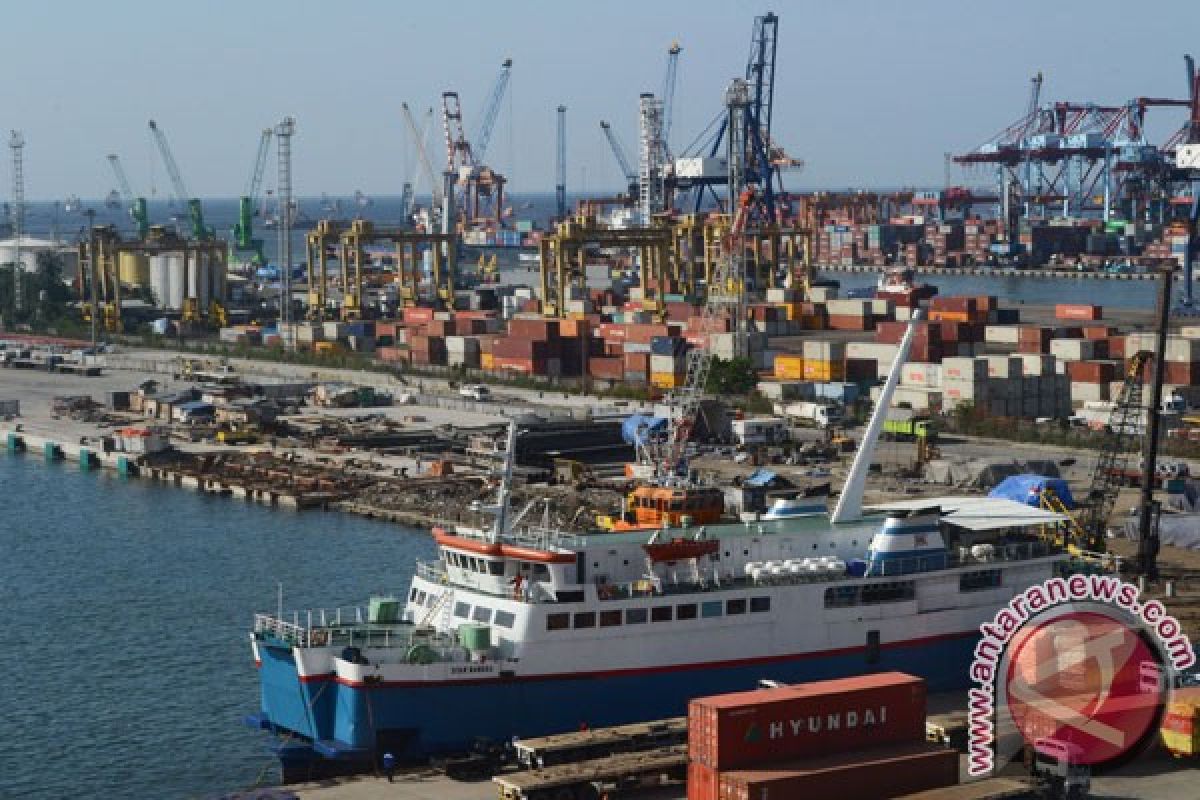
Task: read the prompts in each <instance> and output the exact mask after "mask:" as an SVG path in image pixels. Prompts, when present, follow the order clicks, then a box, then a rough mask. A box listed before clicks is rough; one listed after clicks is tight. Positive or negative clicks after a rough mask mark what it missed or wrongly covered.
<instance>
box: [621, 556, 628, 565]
mask: <svg viewBox="0 0 1200 800" xmlns="http://www.w3.org/2000/svg"><path fill="white" fill-rule="evenodd" d="M622 563H624V565H625V566H627V567H628V566H629V559H628V558H627V559H625V561H624V562H622Z"/></svg>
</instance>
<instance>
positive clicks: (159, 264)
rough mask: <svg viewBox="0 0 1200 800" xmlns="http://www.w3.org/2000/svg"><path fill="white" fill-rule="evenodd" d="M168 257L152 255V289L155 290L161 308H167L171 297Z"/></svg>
mask: <svg viewBox="0 0 1200 800" xmlns="http://www.w3.org/2000/svg"><path fill="white" fill-rule="evenodd" d="M169 275H170V273H169V271H168V264H167V257H166V256H164V255H153V256H150V291H152V292H154V301H155V302H156V303H158V306H159V308H166V307H167V303H169V302H170V297H171V288H170V287H171V279H170V277H169Z"/></svg>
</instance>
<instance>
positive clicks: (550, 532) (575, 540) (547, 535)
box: [509, 525, 583, 550]
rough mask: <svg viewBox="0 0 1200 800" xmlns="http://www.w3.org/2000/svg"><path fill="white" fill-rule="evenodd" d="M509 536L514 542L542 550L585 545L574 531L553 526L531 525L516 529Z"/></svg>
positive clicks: (571, 548)
mask: <svg viewBox="0 0 1200 800" xmlns="http://www.w3.org/2000/svg"><path fill="white" fill-rule="evenodd" d="M509 537H510V538H511V539H512V540H513V543H514V544H520V545H526V546H531V547H535V548H538V549H540V550H547V549H550V548H557V549H559V550H576V549H578V548H580V547H582V546H583V540H582V539H580V538H579V537H578V536H576V535H575V534H573V533H564V532H562V531H556V530H554V529H553V528H544V527H542V526H540V525H530V526H526V527H523V528H518V529H514V530H513V531H511V532H510V533H509Z"/></svg>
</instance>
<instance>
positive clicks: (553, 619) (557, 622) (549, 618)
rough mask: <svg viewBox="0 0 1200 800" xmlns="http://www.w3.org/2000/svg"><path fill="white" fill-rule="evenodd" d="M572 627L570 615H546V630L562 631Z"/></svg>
mask: <svg viewBox="0 0 1200 800" xmlns="http://www.w3.org/2000/svg"><path fill="white" fill-rule="evenodd" d="M569 627H571V615H570V614H547V615H546V630H548V631H561V630H565V629H566V628H569Z"/></svg>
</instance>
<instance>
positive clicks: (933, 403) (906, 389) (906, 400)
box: [892, 386, 942, 411]
mask: <svg viewBox="0 0 1200 800" xmlns="http://www.w3.org/2000/svg"><path fill="white" fill-rule="evenodd" d="M892 405H894V406H904V405H907V406H908V407H909V408H911V409H912V410H913V411H940V410H941V408H942V392H941V390H940V389H925V388H917V387H912V386H897V387H896V392H895V394H893V395H892Z"/></svg>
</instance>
